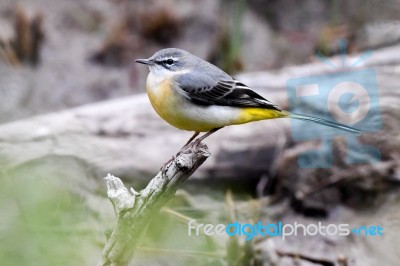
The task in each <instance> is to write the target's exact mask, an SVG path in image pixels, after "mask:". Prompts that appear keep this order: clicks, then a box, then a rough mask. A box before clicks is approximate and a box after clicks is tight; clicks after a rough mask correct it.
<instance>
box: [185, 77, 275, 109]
mask: <svg viewBox="0 0 400 266" xmlns="http://www.w3.org/2000/svg"><path fill="white" fill-rule="evenodd" d="M192 84H193V83H192ZM180 88H181V89H182V90H183V92H184V95H185V96H186V97H187V98H188V99H189V100H190V101H191V102H193V103H195V104H198V105H203V106H209V105H222V106H232V107H259V108H265V109H274V110H278V111H280V109H279V108H278V107H277V106H276V105H274V104H273V103H271V102H270V101H268V100H267V99H265V98H264V97H262V96H261V95H259V94H258V93H256V92H255V91H253V90H251V89H250V88H249V87H247V86H246V85H245V84H243V83H241V82H239V81H237V80H222V81H219V82H218V83H217V84H216V85H213V86H210V85H207V84H204V85H203V86H199V87H197V88H193V86H190V87H189V86H185V84H181V86H180Z"/></svg>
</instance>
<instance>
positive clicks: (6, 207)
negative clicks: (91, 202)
mask: <svg viewBox="0 0 400 266" xmlns="http://www.w3.org/2000/svg"><path fill="white" fill-rule="evenodd" d="M55 180H56V177H51V178H50V177H43V176H37V175H35V174H32V176H29V177H28V176H25V175H22V176H21V175H18V176H17V177H16V176H14V175H7V174H4V175H2V176H0V209H1V216H0V261H1V264H2V265H9V266H12V265H42V266H43V265H86V264H87V263H88V258H89V260H92V261H91V262H92V263H94V262H95V261H93V256H92V257H91V258H90V256H87V253H88V252H89V251H90V245H91V244H92V243H90V241H89V239H90V238H89V237H88V235H89V236H90V230H89V231H88V230H86V229H83V227H84V224H85V223H86V221H87V220H88V218H89V217H88V211H87V209H86V208H85V206H86V205H85V204H84V203H83V202H82V199H80V198H79V197H77V196H76V195H73V194H71V193H70V192H68V190H67V189H66V187H65V186H62V185H61V184H60V181H59V180H58V183H57V182H56V181H55ZM87 229H88V228H87ZM88 232H89V234H88ZM89 253H90V252H89ZM91 255H92V254H91Z"/></svg>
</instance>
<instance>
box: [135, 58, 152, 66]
mask: <svg viewBox="0 0 400 266" xmlns="http://www.w3.org/2000/svg"><path fill="white" fill-rule="evenodd" d="M135 63H139V64H144V65H149V66H152V65H154V61H153V60H151V59H136V60H135Z"/></svg>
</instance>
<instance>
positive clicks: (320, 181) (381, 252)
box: [0, 0, 400, 266]
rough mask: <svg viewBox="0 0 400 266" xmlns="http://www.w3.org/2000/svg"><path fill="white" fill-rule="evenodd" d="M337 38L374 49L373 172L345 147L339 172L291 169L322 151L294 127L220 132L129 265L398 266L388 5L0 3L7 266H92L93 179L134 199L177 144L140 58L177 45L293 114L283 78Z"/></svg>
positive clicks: (0, 241) (395, 41) (395, 22)
mask: <svg viewBox="0 0 400 266" xmlns="http://www.w3.org/2000/svg"><path fill="white" fill-rule="evenodd" d="M343 39H345V40H346V41H347V47H346V51H347V54H348V56H349V58H357V57H358V56H359V55H360V54H362V53H363V52H365V51H373V56H372V57H371V61H370V64H369V65H368V64H367V65H366V66H368V67H371V68H374V69H375V70H376V73H377V80H378V85H379V93H380V95H379V96H380V106H381V111H382V121H383V129H384V130H382V131H379V132H373V133H370V134H367V135H366V136H364V137H362V141H363V143H368V144H370V145H373V146H375V147H378V148H379V149H380V151H381V157H382V158H381V159H382V160H381V162H379V163H377V164H357V165H349V164H347V163H346V162H344V160H343V159H342V157H343V154H344V152H345V151H346V142H345V140H344V139H338V140H335V142H334V148H333V153H334V154H335V165H334V166H333V167H331V168H329V169H299V168H298V167H297V164H296V160H297V158H298V155H299V154H300V153H301V152H302V151H304V150H307V149H308V147H309V146H310V145H315V143H314V142H312V141H311V142H308V143H306V144H297V143H296V142H295V141H294V140H293V138H292V137H291V136H290V133H289V131H290V130H289V126H288V125H289V124H288V121H279V122H276V123H264V124H260V123H255V124H254V125H246V126H244V127H243V129H242V130H240V129H236V127H235V128H233V129H227V130H226V134H227V135H226V138H225V139H224V138H223V137H222V136H220V135H218V136H217V137H216V139H215V140H210V142H207V144H210V145H209V146H210V147H214V153H213V155H212V157H211V158H210V159H209V160H208V161H207V163H206V164H205V165H204V168H203V170H201V169H200V171H199V172H198V173H196V174H195V177H194V178H193V179H190V180H189V181H188V182H187V184H185V186H184V188H183V190H182V191H180V192H179V193H178V195H177V196H176V197H175V198H174V200H173V201H172V202H171V203H170V204H169V205H168V207H167V208H164V209H163V211H161V213H160V214H158V216H157V217H156V219H154V221H153V222H152V224H150V225H149V227H148V228H147V231H146V233H145V236H144V237H143V242H142V244H141V246H140V247H139V249H138V251H137V255H136V257H135V258H136V262H135V264H132V265H188V264H189V263H191V264H193V265H363V266H364V265H377V264H378V263H379V264H382V265H399V263H398V261H399V259H400V258H399V255H398V248H400V241H399V240H398V239H399V236H400V235H399V232H400V230H399V229H400V212H399V211H398V208H397V206H398V203H400V197H399V191H398V185H399V181H400V163H399V162H400V153H399V151H400V136H399V135H398V132H399V131H398V130H399V129H400V128H399V119H400V112H399V111H400V109H399V106H400V98H399V93H400V91H399V89H398V84H399V81H400V78H398V74H400V2H398V1H395V0H389V1H383V2H382V1H376V0H353V1H345V0H331V1H318V0H304V1H295V0H280V1H278V0H269V1H261V0H248V1H245V0H234V1H228V0H201V1H195V0H188V1H183V0H165V1H161V0H152V1H144V0H142V1H140V0H130V1H128V0H96V1H94V0H90V1H86V0H71V1H61V0H58V1H55V0H52V1H51V0H18V1H16V0H1V2H0V97H1V100H2V101H1V104H0V123H1V124H2V125H1V126H0V165H2V170H1V171H0V178H1V179H0V182H1V183H0V209H1V213H2V215H1V216H2V217H0V263H1V264H2V265H93V264H94V263H96V262H97V261H98V259H99V258H100V254H101V249H102V247H103V245H104V242H105V239H106V238H105V236H104V232H105V231H106V230H107V229H109V228H111V227H112V225H113V224H114V223H115V217H114V214H113V210H112V206H111V204H110V203H109V202H108V200H107V198H106V193H105V187H104V183H103V180H102V177H104V176H105V174H106V173H107V172H111V173H112V174H114V175H118V176H120V177H122V178H123V179H124V181H126V182H128V183H130V184H132V185H133V186H135V188H137V189H140V188H142V187H143V186H144V185H145V184H146V183H147V182H148V181H149V180H150V178H151V176H153V175H154V174H155V173H157V171H158V169H159V167H160V166H161V165H162V163H163V162H165V161H166V160H168V158H169V156H171V155H173V154H174V153H175V152H176V151H177V150H178V148H179V146H180V145H182V144H183V143H184V141H185V139H186V138H187V136H188V134H187V133H186V134H185V133H181V132H177V131H178V130H176V129H172V128H170V127H169V126H167V125H165V124H163V122H161V121H159V119H158V118H157V117H156V116H155V115H154V113H153V111H152V110H151V109H150V105H148V103H147V99H146V96H145V95H143V93H144V87H145V80H146V76H147V74H148V69H147V68H145V67H143V66H142V65H137V64H134V63H133V60H134V59H137V58H147V57H149V56H151V55H152V54H153V53H154V52H156V51H157V50H159V49H162V48H166V47H178V48H182V49H185V50H188V51H189V52H191V53H193V54H195V55H197V56H199V57H201V58H203V59H206V60H208V61H210V62H212V63H213V64H215V65H217V66H219V67H220V68H222V69H224V70H225V71H226V72H227V73H229V74H231V75H234V76H237V77H240V78H241V79H242V80H243V81H244V82H245V83H246V84H247V85H249V86H251V87H253V88H254V89H256V90H259V91H260V93H261V94H263V95H265V96H266V97H267V98H268V99H270V100H272V101H274V102H277V103H278V104H279V105H281V106H282V107H284V108H287V107H288V103H287V95H286V89H285V85H286V81H287V79H290V78H293V77H301V76H307V75H320V74H325V73H326V72H324V71H321V69H323V68H324V67H326V66H324V65H323V64H322V63H321V62H320V60H319V58H320V57H319V56H318V55H320V56H321V55H323V56H326V57H330V58H332V60H333V61H334V62H336V61H335V60H339V59H338V58H339V55H340V47H339V45H338V43H339V41H340V40H343ZM398 72H399V73H398ZM108 100H113V101H109V102H107V103H100V102H103V101H108ZM96 103H98V105H96ZM81 106H84V107H81ZM76 107H80V108H78V109H74V108H76ZM317 111H318V110H317ZM48 113H49V114H48ZM38 115H41V116H38ZM160 130H162V131H161V132H163V134H159V133H157V132H160ZM224 130H225V129H224ZM266 132H268V138H265V136H266ZM221 135H222V134H221ZM249 139H251V140H254V141H252V142H251V143H250V141H249ZM213 144H215V145H213ZM307 145H308V146H307ZM155 149H158V150H159V153H158V155H157V156H156V155H155V154H154V150H155ZM211 150H213V149H211ZM327 152H329V151H327ZM182 216H183V217H184V218H182ZM190 218H195V219H197V220H198V221H199V222H203V223H214V224H217V223H228V222H229V221H233V220H242V221H245V222H246V221H247V222H248V221H253V222H254V221H258V220H261V221H271V222H273V221H286V222H293V221H301V222H304V223H313V222H316V221H325V222H331V223H350V224H354V225H377V224H380V225H384V227H385V228H384V230H385V233H386V232H387V234H385V236H384V237H381V238H379V239H378V238H371V237H369V238H368V237H355V236H349V237H341V238H340V237H334V238H332V237H312V238H308V237H298V238H293V239H289V240H287V241H281V240H279V239H275V238H256V239H255V240H253V241H247V242H246V241H243V239H236V238H235V239H232V238H226V237H225V238H222V237H221V238H212V237H205V236H202V237H197V238H194V237H189V236H187V221H188V219H190Z"/></svg>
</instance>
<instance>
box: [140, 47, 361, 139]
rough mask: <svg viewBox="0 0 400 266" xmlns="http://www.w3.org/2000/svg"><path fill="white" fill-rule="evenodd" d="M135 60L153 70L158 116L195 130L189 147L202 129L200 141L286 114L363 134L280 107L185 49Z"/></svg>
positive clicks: (150, 85) (151, 92)
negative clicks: (231, 128) (246, 124)
mask: <svg viewBox="0 0 400 266" xmlns="http://www.w3.org/2000/svg"><path fill="white" fill-rule="evenodd" d="M135 62H136V63H141V64H145V65H147V66H148V67H149V69H150V73H149V75H148V77H147V82H146V90H147V94H148V96H149V98H150V102H151V104H152V106H153V108H154V110H155V111H156V112H157V113H158V115H159V116H160V117H161V118H162V119H164V120H165V121H167V122H168V123H169V124H171V125H172V126H174V127H177V128H179V129H182V130H188V131H194V135H193V136H192V137H191V138H190V139H189V140H188V141H187V142H186V144H185V145H184V146H187V145H188V144H189V143H191V142H192V141H193V140H194V139H195V138H196V137H197V136H198V135H199V134H200V132H207V133H206V134H204V135H203V136H201V137H199V138H197V139H196V140H195V142H197V143H199V142H201V141H202V140H203V139H205V138H206V137H208V136H210V135H211V134H212V133H214V132H216V131H217V130H219V129H221V128H223V127H225V126H230V125H239V124H244V123H248V122H253V121H259V120H265V119H275V118H283V117H290V118H295V119H300V120H306V121H312V122H315V123H319V124H322V125H326V126H329V127H333V128H338V129H341V130H345V131H348V132H352V133H360V131H359V130H358V129H355V128H352V127H348V126H346V125H342V124H338V123H335V122H331V121H328V120H325V119H322V118H318V117H311V116H306V115H300V114H293V113H289V112H287V111H284V110H281V109H280V108H279V107H278V106H276V105H275V104H273V103H271V102H270V101H268V100H267V99H265V98H264V97H262V96H261V95H259V94H258V93H256V92H255V91H253V90H252V89H250V88H249V87H248V86H246V85H245V84H243V83H241V82H240V81H238V80H235V79H234V78H232V77H231V76H229V75H228V74H227V73H225V72H224V71H222V70H221V69H219V68H218V67H216V66H214V65H212V64H210V63H208V62H206V61H204V60H202V59H200V58H198V57H197V56H194V55H192V54H190V53H188V52H186V51H184V50H181V49H177V48H167V49H163V50H160V51H158V52H156V53H155V54H154V55H153V56H151V57H150V58H148V59H137V60H135Z"/></svg>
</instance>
